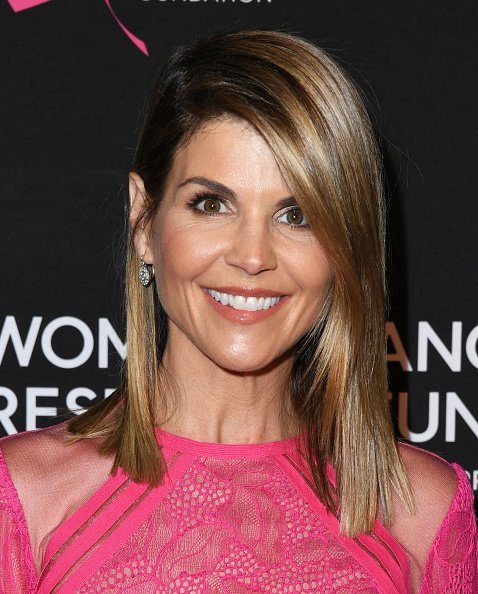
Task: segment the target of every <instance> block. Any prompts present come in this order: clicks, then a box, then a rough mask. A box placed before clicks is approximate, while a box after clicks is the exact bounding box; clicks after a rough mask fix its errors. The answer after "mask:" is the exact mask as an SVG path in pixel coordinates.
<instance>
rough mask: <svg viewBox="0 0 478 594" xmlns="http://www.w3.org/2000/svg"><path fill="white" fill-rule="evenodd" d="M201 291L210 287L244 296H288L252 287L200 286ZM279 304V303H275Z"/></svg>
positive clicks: (221, 291) (219, 291) (220, 291)
mask: <svg viewBox="0 0 478 594" xmlns="http://www.w3.org/2000/svg"><path fill="white" fill-rule="evenodd" d="M202 289H203V291H207V290H208V289H212V290H213V291H217V292H218V293H229V295H243V296H244V297H288V295H285V294H284V293H279V292H278V291H272V290H270V289H259V288H254V287H231V286H228V287H202ZM279 303H280V302H279ZM277 305H279V304H277Z"/></svg>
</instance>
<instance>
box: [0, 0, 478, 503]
mask: <svg viewBox="0 0 478 594" xmlns="http://www.w3.org/2000/svg"><path fill="white" fill-rule="evenodd" d="M477 25H478V11H477V9H476V6H475V3H474V2H473V1H472V0H464V1H463V2H459V3H457V2H455V3H453V2H445V1H439V2H435V3H433V5H431V4H430V3H418V2H413V1H411V0H402V1H401V2H392V1H391V0H390V1H389V0H385V1H383V0H382V1H378V0H375V1H372V0H362V1H361V2H356V0H340V1H338V0H335V1H332V0H0V47H1V52H0V65H1V75H2V77H1V78H2V82H1V87H2V92H1V93H0V130H1V134H0V168H1V176H0V204H1V209H0V242H1V258H0V279H1V280H0V282H1V290H0V435H6V434H12V433H15V432H17V431H23V430H25V429H35V428H40V427H45V426H48V425H50V424H53V423H56V422H58V421H59V420H61V419H64V418H65V416H67V415H69V414H78V413H79V411H80V410H81V409H82V408H84V407H86V406H88V405H90V404H91V403H93V402H95V401H97V400H98V399H102V398H106V397H107V396H108V395H109V394H110V393H111V391H112V390H113V389H114V388H115V386H116V385H117V383H118V372H119V369H120V367H121V363H122V361H123V360H124V358H125V356H126V349H125V344H124V324H123V313H122V272H123V254H124V251H123V237H124V228H125V224H124V214H125V207H124V205H125V199H126V193H125V180H126V177H127V173H128V171H129V167H130V163H131V160H132V155H133V151H134V146H135V143H136V137H137V131H138V126H139V121H140V115H139V114H140V112H141V109H142V107H143V105H144V99H145V96H146V94H147V92H148V89H149V87H150V85H151V81H152V80H153V77H154V75H155V73H156V71H157V68H158V64H159V63H160V62H161V61H162V59H164V57H165V56H166V55H167V54H168V53H169V52H170V51H171V49H172V48H174V47H175V46H177V45H181V44H188V43H190V42H192V41H193V40H195V39H196V38H197V37H198V36H201V35H205V34H208V33H210V32H214V31H220V30H223V31H224V30H226V31H227V30H231V29H240V28H244V27H266V28H276V29H281V30H286V31H290V32H296V33H299V34H301V35H303V36H304V37H306V38H308V39H310V40H312V41H314V42H316V43H318V44H319V45H321V46H322V47H324V48H325V49H327V50H329V52H330V53H331V54H332V55H333V56H335V58H336V59H338V61H339V62H340V63H341V64H342V65H343V66H344V67H345V68H346V69H347V70H348V71H349V73H350V74H351V75H352V77H353V78H354V79H355V81H356V82H357V84H358V85H359V86H360V87H361V88H362V90H363V92H364V94H365V96H366V97H367V101H368V104H369V108H370V111H371V113H372V117H373V119H374V122H375V125H376V128H377V134H378V135H379V137H380V141H381V143H382V146H383V154H384V160H385V165H386V171H387V197H388V198H387V200H388V210H389V237H388V252H389V288H390V316H389V322H388V323H387V326H386V328H385V329H384V331H385V332H386V333H387V337H388V352H389V355H388V356H389V369H390V396H391V399H392V408H393V413H394V418H395V420H396V430H397V435H398V436H399V437H401V438H406V439H408V440H410V441H411V442H413V443H416V444H418V445H419V446H421V447H424V448H426V449H429V450H431V451H434V452H437V453H439V454H440V455H442V456H444V457H445V458H447V459H448V460H450V461H457V462H459V463H460V464H462V465H463V466H464V467H465V469H466V470H467V471H468V473H469V475H470V480H471V482H472V485H473V488H474V489H475V491H476V490H478V455H477V454H478V382H477V379H478V233H477V226H478V200H477V194H476V188H477V186H478V183H477V182H478V175H477V172H478V156H477V155H478V150H477V149H478V147H477V140H476V139H477V135H476V129H477V127H478V96H477V90H478V83H477V78H476V72H477V68H478V54H477V52H476V51H475V49H474V48H475V45H476V43H475V40H476V27H477Z"/></svg>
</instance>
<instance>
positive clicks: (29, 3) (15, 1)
mask: <svg viewBox="0 0 478 594" xmlns="http://www.w3.org/2000/svg"><path fill="white" fill-rule="evenodd" d="M7 1H8V3H9V4H10V6H11V7H12V8H13V10H14V12H20V10H26V9H27V8H33V7H34V6H39V5H40V4H44V3H45V2H49V1H50V0H7Z"/></svg>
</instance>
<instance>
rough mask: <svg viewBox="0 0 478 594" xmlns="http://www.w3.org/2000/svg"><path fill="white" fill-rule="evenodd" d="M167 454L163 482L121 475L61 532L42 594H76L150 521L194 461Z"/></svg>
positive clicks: (47, 567)
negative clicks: (113, 552)
mask: <svg viewBox="0 0 478 594" xmlns="http://www.w3.org/2000/svg"><path fill="white" fill-rule="evenodd" d="M164 453H165V457H166V463H167V465H168V476H167V478H166V480H165V481H164V482H163V484H161V485H159V486H158V487H151V486H150V485H148V484H144V483H135V482H134V481H132V480H131V479H129V478H128V477H127V476H126V475H125V474H124V473H123V472H122V471H119V472H118V473H117V474H116V475H115V476H113V477H110V479H108V481H107V482H106V483H105V484H104V485H103V487H102V488H101V489H100V490H99V491H97V492H96V493H95V494H94V495H93V497H92V498H91V499H90V500H89V501H88V502H87V503H86V504H84V505H83V506H82V507H81V508H80V509H79V510H77V512H76V513H75V514H73V515H72V516H71V517H70V518H69V519H68V520H67V521H66V522H64V523H63V524H62V525H61V526H60V527H59V528H58V530H57V531H56V532H55V533H54V535H53V536H52V538H51V540H50V542H49V544H48V547H47V551H46V555H45V560H44V564H43V569H42V572H41V576H40V582H39V588H38V594H47V593H48V594H50V593H51V594H71V592H76V591H77V590H78V589H79V588H80V587H81V585H82V584H83V583H84V581H85V579H86V578H87V577H88V576H90V575H91V574H92V573H93V572H94V571H95V570H96V569H97V567H98V566H100V565H101V564H102V563H103V561H104V560H105V559H107V558H108V557H109V556H110V555H111V551H112V550H115V549H117V548H118V547H119V546H121V544H122V543H123V542H124V541H125V540H126V539H127V538H128V537H129V535H130V534H131V533H132V532H133V531H134V529H135V528H136V527H138V526H139V525H140V524H141V523H142V522H144V521H145V520H146V519H147V517H148V516H149V514H150V513H151V511H152V510H153V509H154V507H155V506H157V505H158V502H159V501H161V499H163V498H164V497H165V496H166V494H167V493H168V491H169V490H170V488H171V485H173V484H174V479H175V478H177V477H179V476H180V475H181V474H182V473H184V472H185V471H186V470H187V468H188V467H189V466H190V465H191V463H192V460H193V458H192V457H191V456H187V455H177V454H175V453H174V452H164ZM168 454H169V455H168Z"/></svg>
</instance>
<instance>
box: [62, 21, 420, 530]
mask: <svg viewBox="0 0 478 594" xmlns="http://www.w3.org/2000/svg"><path fill="white" fill-rule="evenodd" d="M220 117H233V118H239V119H241V120H244V121H246V122H248V123H249V124H250V125H251V126H253V127H254V129H255V130H257V132H258V133H259V134H261V135H262V137H263V138H264V139H265V140H266V142H267V143H268V145H269V147H270V149H271V151H272V152H273V154H274V156H275V159H276V161H277V163H278V166H279V169H280V171H281V174H282V175H283V177H284V180H285V181H286V183H287V184H288V186H289V188H290V190H291V192H292V193H293V195H294V197H295V198H296V200H297V202H298V204H299V205H300V206H301V208H302V209H303V210H304V212H305V214H306V217H307V219H308V221H309V223H310V225H311V228H312V230H313V232H314V234H315V235H316V237H317V240H318V241H319V243H320V244H321V246H322V248H323V249H324V251H325V253H326V255H327V257H328V260H329V262H330V264H331V268H332V270H333V281H332V285H331V289H330V291H329V294H328V297H327V299H326V302H325V304H324V308H323V311H322V315H321V316H320V319H318V320H317V321H316V324H315V325H314V327H313V328H311V329H310V331H309V332H308V334H307V335H306V336H304V337H303V338H302V339H301V340H300V341H299V343H298V344H297V345H296V347H295V354H294V364H293V368H292V373H291V377H290V385H289V393H290V395H291V403H292V407H293V412H294V415H295V416H296V418H297V421H298V424H299V427H301V428H302V430H303V431H304V433H305V442H306V446H305V455H306V457H307V461H308V464H309V466H310V469H311V473H312V476H313V480H314V484H315V490H316V493H317V496H318V497H319V498H320V499H321V500H322V501H323V502H324V503H325V505H326V506H327V508H328V509H329V510H330V511H331V512H333V513H335V514H336V515H338V516H340V526H341V530H342V532H343V533H345V534H346V535H348V536H352V537H353V536H356V535H358V534H359V533H362V532H370V531H371V530H372V528H373V525H374V522H375V520H376V518H377V515H378V511H379V510H380V514H381V518H382V519H383V521H384V523H385V524H389V523H390V522H391V520H392V489H394V490H395V491H396V492H397V493H398V495H399V497H400V498H401V499H402V501H403V502H404V503H405V506H406V507H407V508H408V509H409V510H411V509H412V507H413V502H412V496H411V491H410V487H409V483H408V480H407V476H406V474H405V471H404V468H403V464H402V462H401V459H400V456H399V454H398V451H397V447H396V442H395V437H394V433H393V427H392V422H391V416H390V409H389V401H388V388H387V370H386V355H385V353H386V346H385V333H384V324H385V320H386V307H385V239H384V209H383V197H382V175H381V167H380V158H379V153H378V150H377V146H376V141H375V137H374V133H373V130H372V125H371V123H370V120H369V117H368V115H367V112H366V109H365V107H364V103H363V101H362V98H361V97H360V94H359V92H358V91H357V90H356V88H355V86H354V85H353V83H352V82H351V80H350V79H349V77H348V76H347V75H346V73H345V72H344V71H343V69H342V68H341V67H339V66H338V64H337V63H336V62H335V61H334V60H332V59H331V58H330V57H329V56H328V55H327V54H326V53H325V52H324V51H323V50H321V49H319V48H317V47H316V46H314V45H313V44H311V43H309V42H307V41H305V40H303V39H301V38H299V37H297V36H293V35H290V34H286V33H279V32H271V31H244V32H239V33H230V34H225V35H218V36H214V37H212V38H210V39H207V40H204V41H200V42H198V43H196V44H195V45H194V46H192V47H187V48H180V49H178V50H176V51H175V52H174V53H173V55H172V56H171V57H170V59H169V60H168V61H167V62H166V64H165V65H164V66H163V68H162V69H161V71H160V74H159V78H158V80H157V81H156V83H155V85H154V88H153V90H152V93H151V96H150V100H149V103H148V106H147V109H146V114H145V120H144V125H143V128H142V131H141V134H140V139H139V144H138V147H137V151H136V157H135V160H134V163H133V170H134V171H135V172H136V173H137V174H138V175H139V176H140V177H141V178H142V180H143V182H144V188H145V197H144V198H145V200H144V207H143V211H142V212H141V213H140V215H139V216H138V217H137V219H136V221H135V224H134V225H133V227H132V228H131V229H130V237H129V248H128V255H127V265H126V303H127V347H128V357H127V361H126V364H125V370H124V378H123V381H122V385H121V386H120V388H119V389H118V390H117V391H116V392H115V393H114V394H113V395H112V396H110V398H109V399H107V400H106V401H105V402H103V403H101V404H100V405H97V406H95V407H93V408H92V409H90V410H89V411H87V412H85V413H84V414H82V415H80V416H79V417H76V418H75V419H73V420H72V421H70V424H69V429H70V432H71V434H72V436H73V439H77V438H78V439H79V438H82V437H102V438H103V441H102V446H101V451H102V452H103V453H108V454H114V456H115V462H114V470H116V469H117V468H118V467H121V468H123V469H124V471H125V472H127V473H128V474H129V475H130V476H131V477H132V478H133V479H134V480H136V481H140V482H148V483H150V484H153V485H154V484H159V483H160V482H161V481H162V478H163V476H164V473H165V465H164V459H163V456H162V454H161V451H160V448H159V446H158V443H157V440H156V437H155V433H154V426H155V422H157V420H158V418H157V415H158V410H166V409H167V399H168V385H169V382H168V380H167V378H166V376H165V372H164V369H163V368H162V366H161V358H162V354H163V352H164V348H165V345H166V342H167V317H166V314H165V312H164V310H163V308H162V307H161V304H160V302H159V301H158V298H157V293H156V290H155V288H154V287H153V286H150V287H148V288H146V289H145V288H144V287H142V286H140V285H139V283H138V280H137V279H138V270H139V261H138V257H137V254H136V252H135V249H134V245H133V237H134V234H135V230H136V228H137V227H138V225H145V224H148V223H149V222H151V220H152V218H153V216H154V214H155V212H156V210H157V208H158V206H159V204H160V201H161V198H162V196H163V193H164V188H165V184H166V180H167V177H168V174H169V172H170V171H171V168H172V164H173V160H174V157H175V155H176V153H177V151H178V150H179V149H180V148H182V147H184V146H185V145H186V144H187V143H188V142H189V141H190V139H191V138H192V137H193V135H194V134H195V132H197V131H198V130H199V128H200V127H201V126H202V125H204V124H205V123H207V122H209V121H211V120H214V119H215V118H220ZM327 464H331V465H332V466H333V468H334V469H335V473H336V484H335V486H334V487H333V488H332V487H331V485H330V482H329V480H328V478H327Z"/></svg>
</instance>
